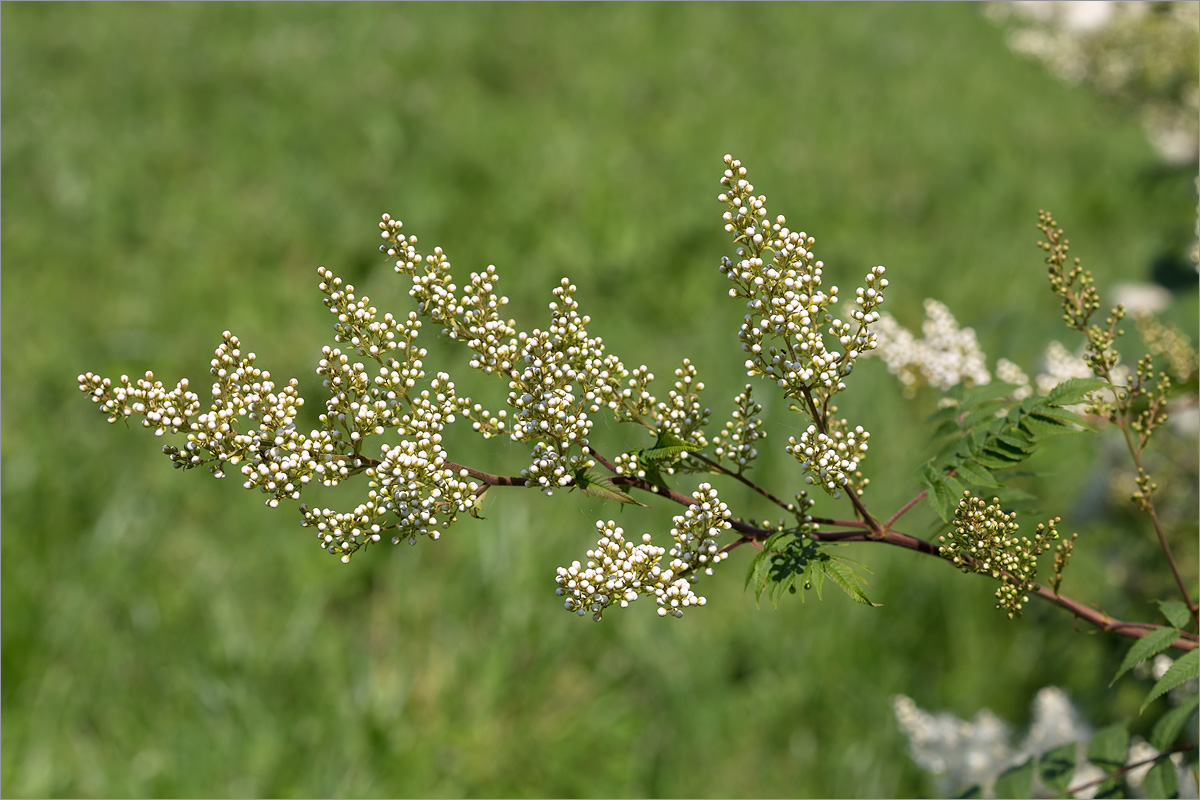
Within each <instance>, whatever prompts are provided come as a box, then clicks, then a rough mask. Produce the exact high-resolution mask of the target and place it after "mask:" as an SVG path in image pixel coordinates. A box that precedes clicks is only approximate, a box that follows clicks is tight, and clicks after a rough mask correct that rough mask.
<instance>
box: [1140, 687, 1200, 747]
mask: <svg viewBox="0 0 1200 800" xmlns="http://www.w3.org/2000/svg"><path fill="white" fill-rule="evenodd" d="M1198 704H1200V695H1192V696H1191V697H1189V698H1188V699H1187V700H1184V701H1183V703H1182V704H1180V705H1178V706H1176V707H1175V708H1172V709H1171V710H1170V711H1168V712H1167V713H1165V714H1163V715H1162V716H1161V717H1159V718H1158V722H1156V723H1154V730H1153V731H1151V732H1150V744H1152V745H1154V747H1155V748H1157V749H1159V750H1166V749H1168V748H1169V747H1171V746H1172V745H1174V744H1175V740H1176V739H1178V738H1179V734H1180V733H1181V732H1182V731H1183V728H1184V726H1185V725H1187V723H1188V720H1189V719H1191V718H1192V715H1193V714H1195V713H1196V706H1197V705H1198Z"/></svg>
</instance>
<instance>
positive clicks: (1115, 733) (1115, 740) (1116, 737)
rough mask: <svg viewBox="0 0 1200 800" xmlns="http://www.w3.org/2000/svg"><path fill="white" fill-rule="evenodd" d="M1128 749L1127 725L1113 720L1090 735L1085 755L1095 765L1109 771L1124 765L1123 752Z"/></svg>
mask: <svg viewBox="0 0 1200 800" xmlns="http://www.w3.org/2000/svg"><path fill="white" fill-rule="evenodd" d="M1128 749H1129V727H1128V726H1127V725H1126V723H1124V722H1114V723H1113V724H1112V725H1108V726H1105V727H1103V728H1101V729H1100V730H1098V731H1096V733H1095V734H1094V735H1093V736H1092V740H1091V741H1090V742H1088V751H1087V757H1088V761H1091V762H1092V763H1093V764H1095V765H1096V766H1098V767H1100V768H1101V769H1104V770H1106V771H1110V770H1114V769H1120V768H1121V767H1123V766H1124V765H1125V752H1126V751H1127V750H1128Z"/></svg>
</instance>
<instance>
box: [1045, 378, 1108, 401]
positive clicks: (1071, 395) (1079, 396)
mask: <svg viewBox="0 0 1200 800" xmlns="http://www.w3.org/2000/svg"><path fill="white" fill-rule="evenodd" d="M1107 386H1108V382H1107V381H1102V380H1100V379H1099V378H1072V379H1071V380H1069V381H1063V382H1062V383H1060V384H1059V385H1058V386H1055V387H1054V388H1053V389H1051V390H1050V393H1049V394H1047V395H1046V402H1048V403H1049V404H1050V405H1055V406H1073V405H1077V404H1079V403H1082V402H1083V401H1084V400H1086V399H1087V396H1088V395H1089V394H1092V393H1093V392H1098V391H1100V390H1101V389H1104V388H1106V387H1107Z"/></svg>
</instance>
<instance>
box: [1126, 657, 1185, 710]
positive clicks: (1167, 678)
mask: <svg viewBox="0 0 1200 800" xmlns="http://www.w3.org/2000/svg"><path fill="white" fill-rule="evenodd" d="M1197 675H1200V650H1189V651H1187V652H1186V653H1184V654H1183V655H1181V656H1180V657H1179V659H1178V660H1177V661H1176V662H1175V663H1174V664H1172V665H1171V668H1170V669H1169V670H1167V674H1166V675H1163V676H1162V677H1161V678H1159V679H1158V683H1156V684H1154V687H1153V688H1151V689H1150V694H1149V695H1148V696H1147V697H1146V702H1144V703H1142V707H1141V709H1140V710H1139V711H1138V713H1139V714H1140V713H1142V712H1143V711H1145V710H1146V706H1148V705H1150V704H1151V703H1152V702H1154V701H1155V700H1157V699H1158V698H1160V697H1162V696H1163V695H1164V694H1166V693H1167V692H1169V691H1171V690H1172V689H1174V688H1175V687H1176V686H1178V685H1179V684H1181V683H1183V682H1185V681H1190V680H1191V679H1192V678H1195V677H1196V676H1197Z"/></svg>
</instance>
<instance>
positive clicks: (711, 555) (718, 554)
mask: <svg viewBox="0 0 1200 800" xmlns="http://www.w3.org/2000/svg"><path fill="white" fill-rule="evenodd" d="M692 499H693V501H694V504H693V505H690V506H689V507H688V509H687V511H685V512H684V513H683V514H682V515H681V516H677V517H675V518H674V520H673V522H674V527H673V528H671V538H672V540H673V545H672V546H671V549H670V550H667V549H665V548H663V547H659V546H658V545H655V544H654V542H653V539H652V537H651V536H650V534H648V533H647V534H643V535H642V542H641V544H634V543H632V542H630V541H628V540H627V539H626V538H625V532H624V531H623V530H622V529H621V528H619V527H617V524H616V523H615V522H613V521H612V520H608V521H607V522H605V521H601V522H597V523H596V529H597V530H598V531H599V532H600V538H599V540H598V541H597V542H596V546H595V547H594V548H593V549H591V550H588V551H587V557H588V561H587V564H586V565H584V564H580V563H579V562H578V561H575V562H573V563H572V564H571V565H570V566H569V567H559V568H558V575H557V577H556V578H555V582H556V583H557V584H558V588H557V589H556V590H555V592H556V593H557V594H558V595H559V596H560V597H566V600H565V601H564V603H563V606H564V608H566V609H567V610H568V611H573V612H575V613H576V614H578V615H579V616H581V617H582V616H585V615H587V614H588V613H591V615H592V618H593V619H594V620H596V621H597V622H599V621H600V620H601V619H602V618H603V616H604V610H605V609H606V608H608V607H609V606H612V605H617V606H619V607H620V608H627V607H628V606H629V604H630V603H632V602H634V601H635V600H637V599H638V598H639V597H641V596H642V595H649V596H653V597H654V598H655V602H657V603H658V615H659V616H660V617H665V616H673V617H682V616H683V611H684V609H685V608H689V607H693V606H702V605H704V604H705V602H706V601H705V598H703V597H701V596H698V595H697V594H696V593H695V592H694V591H693V589H692V587H693V586H694V584H695V582H696V578H697V577H698V575H697V573H698V572H703V573H704V574H705V575H712V574H713V567H714V566H715V565H716V564H719V563H720V562H721V561H724V560H725V559H726V558H727V557H728V553H726V552H724V551H722V549H721V547H720V545H719V544H718V541H717V540H718V538H719V537H720V536H721V534H722V533H724V532H725V531H726V530H728V529H729V527H730V522H729V507H728V506H726V505H725V503H724V502H723V501H721V500H720V499H719V498H718V497H717V492H716V490H715V489H713V488H712V486H710V485H709V484H707V483H702V484H700V486H699V487H697V489H696V491H695V492H693V493H692ZM664 557H666V558H669V559H670V561H669V562H668V563H667V564H665V565H664V564H663V559H664Z"/></svg>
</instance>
